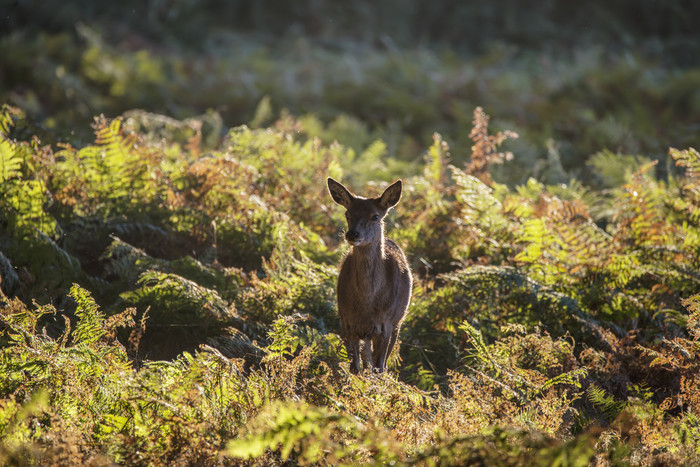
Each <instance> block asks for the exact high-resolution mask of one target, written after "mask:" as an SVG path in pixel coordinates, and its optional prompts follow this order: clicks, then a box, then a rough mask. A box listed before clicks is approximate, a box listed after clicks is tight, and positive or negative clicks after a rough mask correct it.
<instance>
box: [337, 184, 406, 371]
mask: <svg viewBox="0 0 700 467" xmlns="http://www.w3.org/2000/svg"><path fill="white" fill-rule="evenodd" d="M328 191H329V192H330V194H331V197H333V200H334V201H335V202H336V203H338V204H340V205H341V206H343V207H344V208H345V209H346V210H347V212H346V213H345V218H346V219H347V221H348V231H347V233H346V234H345V238H346V239H347V241H348V242H349V243H350V244H351V245H352V250H350V253H349V254H348V255H347V256H346V257H345V259H344V260H343V265H342V266H341V268H340V274H339V275H338V314H339V315H340V321H341V323H342V335H343V340H344V341H345V345H346V347H347V349H348V354H349V356H350V360H351V361H350V371H351V372H352V373H355V374H357V373H358V372H359V371H360V355H359V354H360V340H363V341H364V342H365V345H364V353H363V358H362V360H363V362H364V366H365V368H370V365H373V367H374V371H376V372H378V373H382V372H383V371H384V370H385V368H386V360H387V358H388V357H389V355H390V354H391V351H392V349H393V348H394V344H396V339H397V338H398V336H399V328H400V327H401V323H402V322H403V319H404V316H405V315H406V309H407V308H408V303H409V302H410V300H411V284H412V278H411V270H410V268H409V266H408V261H406V256H404V253H403V251H401V248H400V247H399V246H398V245H397V244H396V243H394V242H392V241H391V240H389V239H385V238H384V216H386V213H387V211H388V210H389V209H390V208H392V207H393V206H395V205H396V204H397V203H398V202H399V200H400V199H401V180H398V181H397V182H395V183H394V184H393V185H391V186H390V187H389V188H387V189H386V190H385V191H384V193H382V195H381V196H379V197H378V198H363V197H361V196H355V195H353V194H352V193H351V192H350V191H348V189H347V188H345V187H344V186H343V185H342V184H340V183H339V182H337V181H335V180H333V179H332V178H329V179H328Z"/></svg>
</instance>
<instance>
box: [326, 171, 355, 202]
mask: <svg viewBox="0 0 700 467" xmlns="http://www.w3.org/2000/svg"><path fill="white" fill-rule="evenodd" d="M328 192H329V193H330V194H331V197H332V198H333V201H335V202H336V203H338V204H340V205H341V206H343V207H344V208H345V209H349V208H350V204H351V203H352V200H353V199H355V197H354V196H353V195H352V193H350V192H349V191H348V189H347V188H345V187H344V186H343V184H342V183H340V182H336V181H335V180H333V179H332V178H330V177H328Z"/></svg>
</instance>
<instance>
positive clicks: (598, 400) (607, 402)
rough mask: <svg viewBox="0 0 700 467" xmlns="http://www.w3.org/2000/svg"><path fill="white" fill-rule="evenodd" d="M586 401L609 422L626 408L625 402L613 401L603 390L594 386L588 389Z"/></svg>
mask: <svg viewBox="0 0 700 467" xmlns="http://www.w3.org/2000/svg"><path fill="white" fill-rule="evenodd" d="M588 400H589V401H590V402H591V403H592V404H593V405H595V406H596V407H597V408H598V409H599V410H601V411H602V412H603V414H604V415H605V416H606V417H607V418H608V419H609V420H612V419H614V418H616V417H617V416H618V415H619V414H620V413H621V412H622V411H623V410H624V409H625V407H627V403H626V402H624V401H617V400H615V398H614V397H612V396H611V395H609V394H608V393H607V392H606V391H605V389H603V388H601V387H599V386H596V385H592V386H590V387H589V388H588Z"/></svg>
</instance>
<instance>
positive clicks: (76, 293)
mask: <svg viewBox="0 0 700 467" xmlns="http://www.w3.org/2000/svg"><path fill="white" fill-rule="evenodd" d="M70 297H71V298H73V300H75V302H76V304H77V305H78V307H77V309H76V310H75V315H76V316H77V317H78V323H77V324H76V326H75V328H74V330H73V333H72V334H71V335H72V337H73V344H80V343H84V344H88V345H89V344H94V343H96V342H98V341H99V340H100V339H102V337H103V336H104V335H105V327H104V324H105V323H104V321H105V318H104V315H103V314H102V312H101V311H100V310H99V307H98V305H97V303H95V300H94V299H93V298H92V294H91V293H90V292H88V291H87V290H85V289H83V288H82V287H80V286H79V285H78V284H73V286H72V287H71V289H70Z"/></svg>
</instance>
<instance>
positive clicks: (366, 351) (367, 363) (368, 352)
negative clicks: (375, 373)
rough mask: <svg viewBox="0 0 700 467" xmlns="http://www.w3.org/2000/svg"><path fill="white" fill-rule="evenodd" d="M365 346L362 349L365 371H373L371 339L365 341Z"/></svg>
mask: <svg viewBox="0 0 700 467" xmlns="http://www.w3.org/2000/svg"><path fill="white" fill-rule="evenodd" d="M364 343H365V345H364V347H363V348H362V363H363V364H364V367H365V369H367V370H370V371H371V369H372V341H371V340H370V339H365V341H364Z"/></svg>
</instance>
